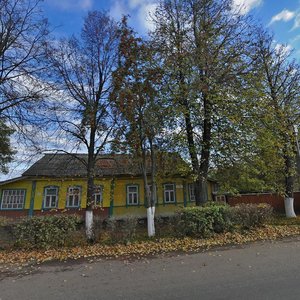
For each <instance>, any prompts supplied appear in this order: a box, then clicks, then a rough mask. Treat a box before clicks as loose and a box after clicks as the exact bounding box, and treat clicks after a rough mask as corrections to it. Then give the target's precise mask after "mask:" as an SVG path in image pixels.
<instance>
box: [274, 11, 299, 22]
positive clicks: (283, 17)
mask: <svg viewBox="0 0 300 300" xmlns="http://www.w3.org/2000/svg"><path fill="white" fill-rule="evenodd" d="M295 15H296V14H295V12H293V11H290V10H287V9H284V10H283V11H281V12H280V13H279V14H277V15H275V16H273V17H272V19H271V22H270V23H269V25H271V24H272V23H274V22H278V21H284V22H288V21H290V20H291V19H293V18H294V17H295Z"/></svg>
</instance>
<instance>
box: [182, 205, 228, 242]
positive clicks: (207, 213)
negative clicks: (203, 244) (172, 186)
mask: <svg viewBox="0 0 300 300" xmlns="http://www.w3.org/2000/svg"><path fill="white" fill-rule="evenodd" d="M230 215H231V214H230V208H229V207H228V206H227V205H221V206H220V205H212V206H207V207H205V206H204V207H189V208H184V209H182V210H181V211H180V212H179V216H180V221H179V224H178V225H177V226H178V231H179V233H180V234H181V235H183V236H192V237H201V238H205V237H209V236H211V235H212V234H213V233H221V232H224V231H227V230H231V228H232V222H231V217H230Z"/></svg>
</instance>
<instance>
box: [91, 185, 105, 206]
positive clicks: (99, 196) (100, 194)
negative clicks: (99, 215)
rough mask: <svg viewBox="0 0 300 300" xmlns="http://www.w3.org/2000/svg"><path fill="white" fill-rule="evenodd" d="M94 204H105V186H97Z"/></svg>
mask: <svg viewBox="0 0 300 300" xmlns="http://www.w3.org/2000/svg"><path fill="white" fill-rule="evenodd" d="M93 198H94V205H95V206H98V207H102V204H103V187H102V186H95V189H94V195H93Z"/></svg>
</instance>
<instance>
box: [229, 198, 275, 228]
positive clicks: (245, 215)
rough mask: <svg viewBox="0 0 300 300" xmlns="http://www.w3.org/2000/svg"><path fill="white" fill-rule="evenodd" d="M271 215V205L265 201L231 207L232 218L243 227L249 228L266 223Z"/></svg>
mask: <svg viewBox="0 0 300 300" xmlns="http://www.w3.org/2000/svg"><path fill="white" fill-rule="evenodd" d="M272 215H273V207H272V206H271V205H269V204H267V203H260V204H245V203H241V204H238V205H236V206H234V207H232V219H233V222H234V223H235V224H237V225H240V226H241V227H242V228H243V229H251V228H253V227H258V226H262V225H264V224H266V223H267V222H268V221H269V220H270V219H271V217H272Z"/></svg>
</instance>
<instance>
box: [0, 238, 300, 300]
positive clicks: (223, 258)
mask: <svg viewBox="0 0 300 300" xmlns="http://www.w3.org/2000/svg"><path fill="white" fill-rule="evenodd" d="M0 299H1V300H18V299H22V300H26V299H28V300H35V299H39V300H41V299H45V300H47V299H67V300H71V299H84V300H86V299H130V300H134V299H138V300H142V299H155V300H156V299H172V300H173V299H264V300H265V299H272V300H274V299H300V238H293V239H288V240H283V241H276V242H265V243H255V244H250V245H246V246H243V247H238V248H237V247H233V248H227V249H218V250H216V249H215V250H211V251H208V252H205V253H197V254H179V255H177V254H176V255H175V254H174V255H172V256H163V255H161V256H158V257H156V258H147V259H140V260H135V261H128V260H100V261H97V260H94V261H92V262H89V261H84V262H80V263H78V262H77V263H74V262H73V263H72V262H67V263H55V264H48V265H42V266H41V267H40V269H39V270H37V271H36V272H35V273H33V274H30V275H27V276H22V277H19V276H14V277H6V278H4V279H2V280H1V281H0Z"/></svg>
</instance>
